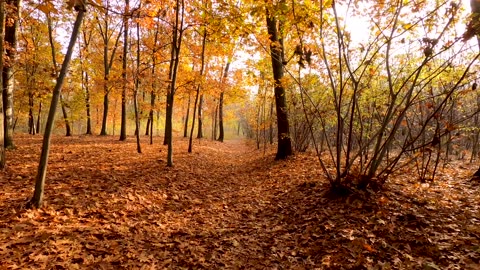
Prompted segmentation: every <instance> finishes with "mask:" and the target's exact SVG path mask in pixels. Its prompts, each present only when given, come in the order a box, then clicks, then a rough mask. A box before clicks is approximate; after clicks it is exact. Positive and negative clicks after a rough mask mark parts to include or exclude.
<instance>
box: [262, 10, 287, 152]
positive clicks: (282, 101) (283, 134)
mask: <svg viewBox="0 0 480 270" xmlns="http://www.w3.org/2000/svg"><path fill="white" fill-rule="evenodd" d="M267 29H268V34H269V35H270V42H271V43H270V56H271V58H272V69H273V79H274V80H275V107H276V110H277V127H278V134H277V138H278V146H277V154H276V156H275V159H285V158H287V157H288V156H290V155H292V154H293V150H292V141H291V139H290V130H289V129H290V127H289V123H288V115H287V100H286V98H285V88H284V87H283V84H282V78H283V63H282V54H283V46H278V45H277V44H279V43H280V44H281V42H280V40H279V39H280V38H279V34H278V31H277V20H276V18H275V17H273V16H272V15H270V12H269V11H268V10H267Z"/></svg>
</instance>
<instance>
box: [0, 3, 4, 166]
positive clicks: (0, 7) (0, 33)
mask: <svg viewBox="0 0 480 270" xmlns="http://www.w3.org/2000/svg"><path fill="white" fill-rule="evenodd" d="M4 30H5V1H4V0H0V53H1V54H2V55H3V53H4V48H3V38H4V33H5V32H4ZM0 70H3V57H0ZM2 81H3V78H2V76H0V85H3V83H2ZM3 117H4V115H3V99H0V169H3V168H5V140H4V136H3V131H4V129H3V126H4V122H3Z"/></svg>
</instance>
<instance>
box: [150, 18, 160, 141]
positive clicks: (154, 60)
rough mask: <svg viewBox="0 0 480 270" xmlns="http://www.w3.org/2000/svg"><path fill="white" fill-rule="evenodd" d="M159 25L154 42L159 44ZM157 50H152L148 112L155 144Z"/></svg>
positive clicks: (151, 137)
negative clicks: (154, 115) (154, 118)
mask: <svg viewBox="0 0 480 270" xmlns="http://www.w3.org/2000/svg"><path fill="white" fill-rule="evenodd" d="M159 25H160V24H158V23H157V28H156V29H155V38H154V43H153V44H157V42H158V32H159ZM156 52H157V48H154V49H153V52H152V91H150V112H149V114H148V119H149V123H150V128H149V129H150V144H153V114H154V109H155V99H156V94H155V93H156V92H157V83H156V79H155V67H156V66H157V58H156V55H155V53H156Z"/></svg>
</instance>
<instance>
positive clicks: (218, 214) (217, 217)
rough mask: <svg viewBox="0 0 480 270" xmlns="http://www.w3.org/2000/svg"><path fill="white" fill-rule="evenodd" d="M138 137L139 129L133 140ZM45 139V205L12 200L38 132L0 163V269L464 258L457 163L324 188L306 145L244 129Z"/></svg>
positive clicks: (22, 195)
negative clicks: (165, 138) (376, 182)
mask: <svg viewBox="0 0 480 270" xmlns="http://www.w3.org/2000/svg"><path fill="white" fill-rule="evenodd" d="M144 141H146V138H144ZM160 142H161V140H160V139H156V142H155V144H154V145H147V144H144V145H143V152H144V153H143V154H137V153H136V150H135V149H136V145H135V141H134V139H132V138H131V139H130V140H129V141H127V142H119V141H117V139H116V138H114V137H110V136H109V137H96V136H79V137H78V136H77V137H71V138H65V137H54V138H53V140H52V143H53V146H52V149H51V155H50V162H49V167H48V176H47V183H46V193H45V204H46V205H45V207H44V208H42V209H41V210H26V209H25V208H24V206H25V204H26V202H27V200H28V199H29V198H30V197H31V196H32V193H33V187H34V177H35V174H36V169H37V162H38V159H39V153H40V145H41V137H33V136H27V135H18V136H17V139H16V143H17V146H18V148H17V149H16V150H13V151H9V152H8V153H7V154H8V155H7V159H8V167H7V169H6V170H5V171H4V172H0V176H1V177H0V185H1V186H2V188H1V191H0V268H2V269H3V268H6V269H25V268H32V269H39V268H48V269H76V268H77V269H122V268H123V269H139V268H142V269H164V268H167V269H241V268H243V269H351V268H355V269H368V268H371V269H478V268H479V267H480V225H479V224H480V211H479V205H480V204H479V202H480V187H479V186H478V185H475V183H472V182H469V181H468V176H469V174H470V173H471V168H464V167H460V166H458V164H454V165H449V166H447V167H446V168H445V169H443V170H442V171H441V172H440V174H439V176H438V178H437V180H436V181H435V182H433V183H430V184H429V185H425V184H424V185H420V184H418V183H417V181H416V179H410V178H409V177H410V174H409V173H408V170H407V169H408V168H406V169H405V171H404V172H403V174H402V175H398V176H397V177H395V178H392V179H390V180H389V182H388V184H387V185H386V187H385V189H384V190H383V191H381V192H378V193H374V194H373V193H372V194H370V193H368V194H361V193H359V194H353V195H351V196H348V197H345V198H331V197H328V196H325V194H326V191H327V190H328V182H327V181H326V180H325V178H324V177H323V176H322V173H321V170H320V168H319V166H318V162H317V160H316V157H315V155H313V154H311V153H297V154H296V155H295V156H294V157H292V158H290V159H289V160H287V161H274V160H273V157H274V153H273V152H272V151H270V150H268V149H267V151H266V152H264V150H263V149H262V150H255V148H253V147H251V146H250V145H248V144H246V143H245V142H244V141H240V140H238V141H227V142H225V143H218V142H212V141H207V140H196V141H195V145H194V153H191V154H188V153H187V152H186V149H187V141H186V140H184V139H180V138H177V139H176V140H175V154H174V162H175V167H173V168H168V167H166V166H165V156H166V153H165V152H166V147H165V146H162V145H160Z"/></svg>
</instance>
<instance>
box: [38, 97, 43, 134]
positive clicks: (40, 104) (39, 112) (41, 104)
mask: <svg viewBox="0 0 480 270" xmlns="http://www.w3.org/2000/svg"><path fill="white" fill-rule="evenodd" d="M42 107H43V103H42V102H41V101H40V103H39V104H38V115H37V134H40V120H41V118H42Z"/></svg>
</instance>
